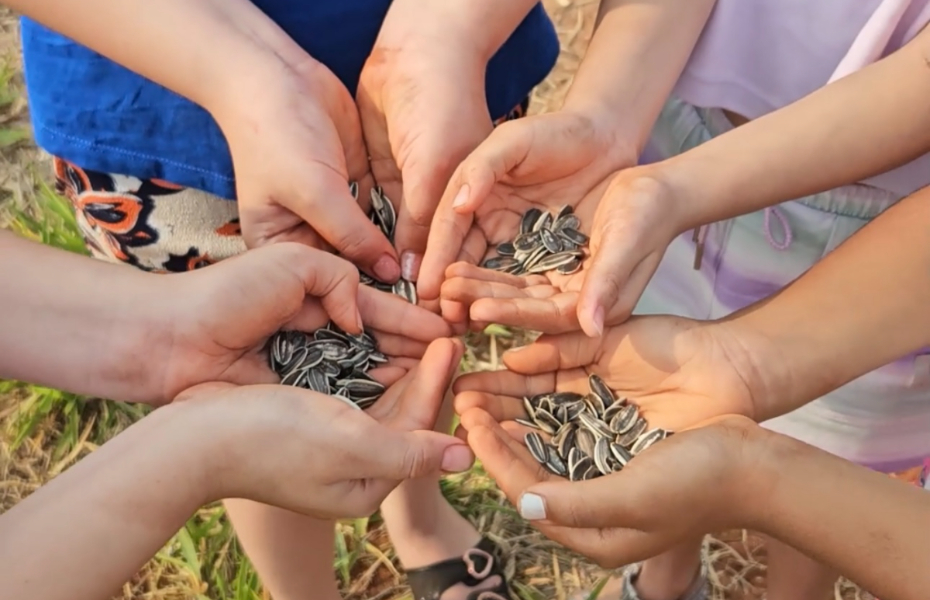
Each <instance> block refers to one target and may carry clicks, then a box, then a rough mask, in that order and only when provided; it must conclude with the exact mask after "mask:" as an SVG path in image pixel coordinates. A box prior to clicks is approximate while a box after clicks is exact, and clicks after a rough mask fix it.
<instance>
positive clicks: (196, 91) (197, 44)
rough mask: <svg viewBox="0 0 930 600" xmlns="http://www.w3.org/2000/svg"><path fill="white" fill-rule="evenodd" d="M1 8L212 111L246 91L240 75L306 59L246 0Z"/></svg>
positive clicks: (15, 1) (33, 1) (16, 1)
mask: <svg viewBox="0 0 930 600" xmlns="http://www.w3.org/2000/svg"><path fill="white" fill-rule="evenodd" d="M5 4H6V5H7V6H9V7H11V8H13V9H14V10H16V11H18V12H20V13H22V14H24V15H26V16H28V17H30V18H32V19H34V20H35V21H38V22H40V23H42V24H43V25H45V26H47V27H49V28H51V29H54V30H56V31H58V32H60V33H61V34H63V35H66V36H68V37H70V38H72V39H74V40H75V41H77V42H78V43H80V44H83V45H85V46H87V47H89V48H91V49H93V50H95V51H96V52H99V53H100V54H102V55H104V56H106V57H108V58H110V59H111V60H113V61H115V62H117V63H120V64H121V65H123V66H125V67H126V68H128V69H130V70H132V71H135V72H136V73H139V74H140V75H143V76H145V77H147V78H149V79H151V80H152V81H155V82H157V83H159V84H161V85H163V86H165V87H167V88H168V89H170V90H172V91H174V92H176V93H178V94H180V95H182V96H184V97H186V98H189V99H190V100H192V101H194V102H196V103H197V104H200V105H201V106H203V107H205V108H207V110H209V111H211V112H213V111H214V110H218V107H220V106H222V105H223V104H228V103H229V99H230V98H235V97H241V95H242V94H243V93H244V92H246V91H247V90H246V88H243V86H242V85H241V82H242V73H243V72H251V73H261V72H263V71H264V70H267V69H272V70H273V69H275V68H280V67H281V66H282V65H286V64H300V63H304V62H306V58H307V57H306V54H305V53H304V52H303V51H302V50H301V49H300V47H299V46H297V45H296V44H295V43H294V42H293V40H291V39H290V37H288V35H287V34H286V33H284V31H283V30H281V29H280V28H279V27H278V26H277V25H275V23H274V22H272V21H271V20H270V19H269V18H268V17H267V16H265V15H264V14H263V13H262V12H261V11H260V10H259V9H258V8H256V7H255V6H254V5H253V4H252V3H251V2H249V1H248V0H231V1H225V0H195V1H190V0H166V1H164V2H155V3H152V2H120V1H119V0H89V1H87V2H81V3H75V2H67V1H64V2H62V1H61V0H9V1H7V2H6V3H5ZM129 24H131V26H127V25H129ZM153 48H158V49H159V50H158V52H152V49H153ZM179 65H183V67H184V68H178V66H179ZM247 88H253V89H254V88H255V86H247ZM256 93H259V92H258V90H256ZM214 116H216V115H215V114H214Z"/></svg>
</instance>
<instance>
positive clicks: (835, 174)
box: [657, 30, 930, 231]
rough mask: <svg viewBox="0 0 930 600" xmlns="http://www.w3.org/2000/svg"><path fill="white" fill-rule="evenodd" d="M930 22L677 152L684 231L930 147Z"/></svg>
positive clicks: (896, 162)
mask: <svg viewBox="0 0 930 600" xmlns="http://www.w3.org/2000/svg"><path fill="white" fill-rule="evenodd" d="M928 60H930V30H927V31H925V32H923V33H922V34H921V35H920V36H918V37H917V38H916V39H914V40H913V41H912V42H911V43H910V44H908V45H907V46H905V47H904V48H902V49H900V50H899V51H898V52H896V53H894V54H892V55H891V56H889V57H887V58H885V59H884V60H881V61H879V62H876V63H875V64H873V65H870V66H868V67H866V68H865V69H863V70H861V71H859V72H857V73H854V74H852V75H850V76H848V77H845V78H843V79H840V80H838V81H836V82H834V83H832V84H830V85H828V86H826V87H824V88H822V89H820V90H818V91H817V92H815V93H813V94H811V95H810V96H807V97H805V98H803V99H801V100H799V101H798V102H795V103H794V104H791V105H789V106H787V107H785V108H783V109H781V110H778V111H775V112H773V113H771V114H769V115H766V116H764V117H761V118H759V119H756V120H754V121H750V122H749V123H746V124H745V125H742V126H740V127H737V128H736V129H734V130H733V131H730V132H727V133H726V134H724V135H721V136H719V137H717V138H715V139H713V140H711V141H709V142H707V143H705V144H702V145H700V146H698V147H697V148H694V149H693V150H690V151H688V152H685V153H683V154H681V155H679V156H677V157H674V158H672V159H670V160H667V161H665V162H664V163H659V165H657V167H658V172H659V173H660V174H661V176H662V177H663V178H665V179H666V180H668V181H669V182H670V183H671V184H672V185H673V187H674V188H675V189H676V190H678V193H677V194H676V195H677V196H678V197H680V198H681V202H680V210H681V211H682V218H681V230H682V231H687V230H688V229H691V228H693V227H695V226H698V225H702V224H705V223H711V222H714V221H719V220H722V219H726V218H731V217H734V216H737V215H741V214H746V213H749V212H752V211H755V210H759V209H762V208H764V207H766V206H772V205H775V204H778V203H780V202H784V201H786V200H791V199H793V198H800V197H803V196H806V195H809V194H813V193H817V192H821V191H825V190H829V189H832V188H835V187H837V186H840V185H845V184H850V183H853V182H856V181H860V180H862V179H865V178H867V177H871V176H874V175H877V174H879V173H883V172H885V171H888V170H890V169H892V168H895V167H898V166H900V165H902V164H905V163H907V162H910V161H911V160H913V159H915V158H917V157H919V156H921V155H922V154H924V153H925V152H927V151H928V150H930V105H928V104H927V97H928V96H930V77H927V72H928V71H927V64H928Z"/></svg>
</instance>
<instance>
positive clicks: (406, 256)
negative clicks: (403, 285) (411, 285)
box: [400, 250, 423, 281]
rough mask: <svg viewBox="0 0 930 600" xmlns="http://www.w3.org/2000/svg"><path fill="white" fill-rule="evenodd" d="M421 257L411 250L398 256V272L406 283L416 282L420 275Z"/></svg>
mask: <svg viewBox="0 0 930 600" xmlns="http://www.w3.org/2000/svg"><path fill="white" fill-rule="evenodd" d="M422 261H423V256H422V255H420V254H417V253H416V252H414V251H412V250H404V253H403V254H401V255H400V272H401V276H402V277H403V278H404V279H406V280H407V281H416V280H417V275H419V274H420V262H422Z"/></svg>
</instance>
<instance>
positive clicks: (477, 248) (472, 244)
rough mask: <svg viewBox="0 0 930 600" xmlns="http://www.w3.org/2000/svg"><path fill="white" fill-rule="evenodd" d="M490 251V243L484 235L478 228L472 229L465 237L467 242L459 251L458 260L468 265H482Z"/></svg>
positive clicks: (463, 243)
mask: <svg viewBox="0 0 930 600" xmlns="http://www.w3.org/2000/svg"><path fill="white" fill-rule="evenodd" d="M487 250H488V242H487V240H486V239H485V237H484V233H482V232H481V230H480V229H478V228H476V227H472V228H471V229H469V230H468V234H467V235H466V236H465V241H464V242H462V248H461V250H459V255H458V258H457V259H456V260H458V261H462V262H465V263H466V264H474V265H478V264H481V261H482V259H483V258H484V255H485V254H486V253H487Z"/></svg>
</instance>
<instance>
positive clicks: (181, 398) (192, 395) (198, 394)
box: [172, 381, 237, 402]
mask: <svg viewBox="0 0 930 600" xmlns="http://www.w3.org/2000/svg"><path fill="white" fill-rule="evenodd" d="M235 387H237V386H236V385H234V384H232V383H228V382H224V381H211V382H208V383H200V384H197V385H195V386H193V387H189V388H187V389H186V390H183V391H182V392H180V393H179V394H178V395H177V396H175V397H174V400H172V402H186V401H188V400H195V399H198V398H208V397H210V396H214V395H216V394H219V393H221V392H224V391H228V390H230V389H233V388H235Z"/></svg>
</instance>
